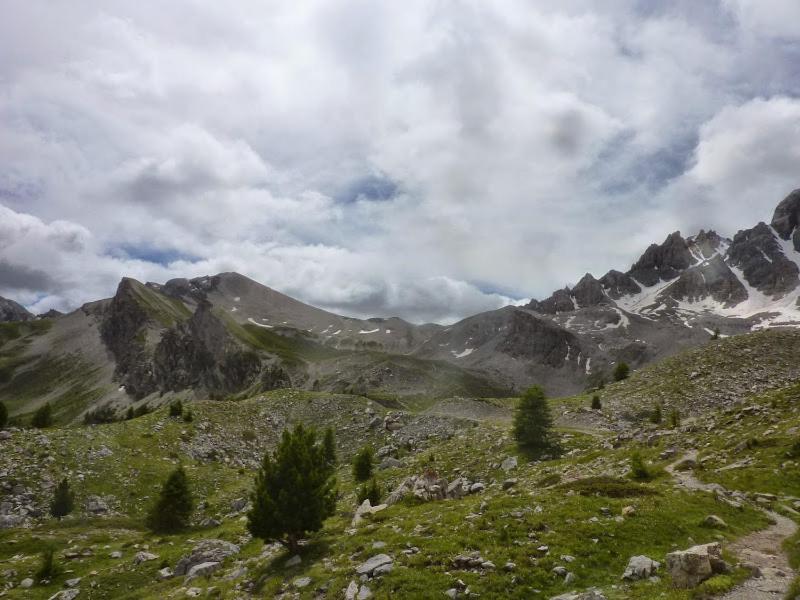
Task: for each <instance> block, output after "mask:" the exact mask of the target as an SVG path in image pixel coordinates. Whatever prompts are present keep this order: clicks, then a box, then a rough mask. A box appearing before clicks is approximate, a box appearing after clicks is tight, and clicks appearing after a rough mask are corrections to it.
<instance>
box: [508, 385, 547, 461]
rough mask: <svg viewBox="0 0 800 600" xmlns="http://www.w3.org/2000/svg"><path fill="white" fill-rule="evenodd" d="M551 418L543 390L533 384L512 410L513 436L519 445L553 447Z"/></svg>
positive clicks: (526, 447)
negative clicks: (514, 409)
mask: <svg viewBox="0 0 800 600" xmlns="http://www.w3.org/2000/svg"><path fill="white" fill-rule="evenodd" d="M552 426H553V420H552V417H551V416H550V408H549V407H548V406H547V399H546V398H545V395H544V390H543V389H542V388H541V387H540V386H538V385H535V386H533V387H531V388H529V389H528V390H526V391H525V393H524V394H522V397H521V398H520V399H519V404H518V405H517V408H516V411H515V412H514V438H515V439H516V440H517V444H519V446H520V447H522V448H524V449H526V450H529V451H540V450H546V449H549V448H553V447H554V445H555V444H554V440H553V437H552V431H551V429H552Z"/></svg>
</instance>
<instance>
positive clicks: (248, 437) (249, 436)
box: [242, 429, 256, 442]
mask: <svg viewBox="0 0 800 600" xmlns="http://www.w3.org/2000/svg"><path fill="white" fill-rule="evenodd" d="M242 439H243V440H244V441H245V442H254V441H256V432H255V431H253V430H252V429H245V430H244V431H243V432H242Z"/></svg>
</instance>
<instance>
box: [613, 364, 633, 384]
mask: <svg viewBox="0 0 800 600" xmlns="http://www.w3.org/2000/svg"><path fill="white" fill-rule="evenodd" d="M630 372H631V368H630V367H629V366H628V363H625V362H621V363H619V364H618V365H617V366H616V368H615V369H614V381H622V380H623V379H627V378H628V375H630Z"/></svg>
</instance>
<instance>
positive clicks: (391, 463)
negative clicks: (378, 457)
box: [378, 456, 403, 471]
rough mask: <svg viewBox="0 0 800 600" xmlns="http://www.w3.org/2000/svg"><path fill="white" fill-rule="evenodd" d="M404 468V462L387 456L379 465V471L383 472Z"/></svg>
mask: <svg viewBox="0 0 800 600" xmlns="http://www.w3.org/2000/svg"><path fill="white" fill-rule="evenodd" d="M402 466H403V461H402V460H398V459H396V458H394V457H392V456H387V457H386V458H384V459H383V460H382V461H381V463H380V464H379V465H378V469H380V470H381V471H385V470H386V469H394V468H397V467H402Z"/></svg>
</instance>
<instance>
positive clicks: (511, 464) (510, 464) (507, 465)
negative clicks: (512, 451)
mask: <svg viewBox="0 0 800 600" xmlns="http://www.w3.org/2000/svg"><path fill="white" fill-rule="evenodd" d="M500 468H501V469H503V471H506V472H508V471H513V470H514V469H516V468H517V457H516V456H509V457H508V458H506V459H505V460H504V461H503V462H502V463H500Z"/></svg>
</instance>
